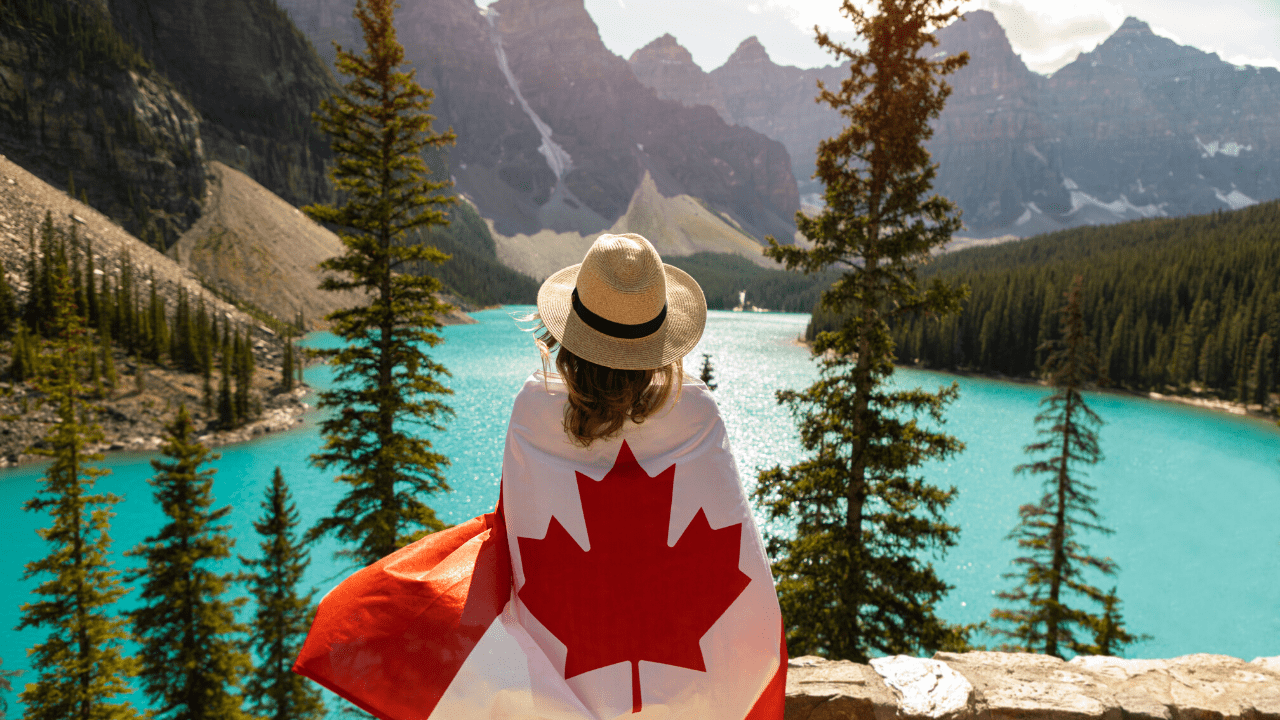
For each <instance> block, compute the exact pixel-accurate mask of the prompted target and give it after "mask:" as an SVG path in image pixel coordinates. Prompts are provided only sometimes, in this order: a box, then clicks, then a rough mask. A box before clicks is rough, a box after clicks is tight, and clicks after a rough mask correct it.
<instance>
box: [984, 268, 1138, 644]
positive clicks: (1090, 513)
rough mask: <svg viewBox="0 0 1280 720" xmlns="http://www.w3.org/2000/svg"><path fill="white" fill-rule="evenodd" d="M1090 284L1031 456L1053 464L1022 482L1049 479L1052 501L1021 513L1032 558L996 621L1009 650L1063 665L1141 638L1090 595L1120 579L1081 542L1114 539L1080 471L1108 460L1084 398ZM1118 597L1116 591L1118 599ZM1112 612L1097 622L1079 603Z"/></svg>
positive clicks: (1096, 365) (1055, 370)
mask: <svg viewBox="0 0 1280 720" xmlns="http://www.w3.org/2000/svg"><path fill="white" fill-rule="evenodd" d="M1082 284H1083V278H1082V277H1081V276H1079V275H1077V276H1076V278H1075V281H1074V282H1073V283H1072V284H1071V289H1070V290H1068V291H1067V293H1066V304H1065V305H1064V306H1063V308H1062V310H1061V315H1062V338H1061V339H1060V340H1056V341H1051V342H1050V343H1048V347H1047V348H1046V350H1047V351H1048V357H1047V359H1046V360H1045V365H1044V369H1043V371H1044V374H1045V376H1046V377H1048V378H1049V381H1050V382H1051V383H1052V384H1053V387H1054V388H1055V390H1054V392H1053V394H1051V395H1049V396H1047V397H1045V398H1044V399H1043V400H1042V401H1041V402H1040V404H1041V405H1042V406H1044V407H1045V409H1044V410H1043V411H1041V412H1040V414H1039V415H1037V416H1036V425H1038V426H1040V427H1039V430H1037V434H1038V435H1039V436H1040V438H1041V440H1040V441H1038V442H1035V443H1032V444H1030V445H1027V446H1026V452H1027V453H1028V454H1029V455H1032V456H1036V455H1042V454H1048V457H1046V458H1045V459H1042V460H1035V461H1033V462H1030V463H1025V464H1023V465H1019V466H1018V467H1017V468H1015V469H1014V471H1015V472H1017V473H1019V474H1022V473H1028V474H1032V475H1044V476H1045V480H1044V495H1043V496H1042V497H1041V498H1040V500H1039V502H1036V503H1033V504H1028V505H1023V506H1022V507H1021V508H1019V510H1018V515H1019V518H1020V521H1019V524H1018V527H1017V528H1015V529H1014V530H1013V532H1012V533H1010V535H1009V537H1010V538H1011V539H1016V540H1017V542H1018V548H1019V550H1020V551H1021V552H1022V553H1024V554H1023V555H1020V556H1019V557H1017V558H1014V560H1013V563H1014V566H1015V568H1016V571H1015V572H1010V573H1008V574H1006V575H1005V577H1006V578H1009V579H1015V580H1019V585H1018V587H1016V588H1015V589H1013V590H1009V591H1004V592H1000V593H997V594H996V597H998V598H999V599H1001V600H1003V601H1005V602H1007V603H1009V607H1006V608H996V609H995V610H993V611H992V612H991V617H992V618H993V619H994V620H996V621H997V622H998V623H1000V624H1001V625H1003V626H1005V627H1003V628H999V629H997V630H996V633H997V634H998V635H1002V636H1004V637H1007V638H1010V639H1011V640H1013V641H1014V642H1013V643H1011V644H1009V645H1008V646H1007V647H1008V649H1011V650H1020V651H1023V652H1041V653H1044V654H1046V655H1055V656H1057V657H1063V655H1064V654H1065V653H1066V652H1072V653H1077V654H1079V653H1090V652H1094V651H1095V650H1094V645H1095V642H1091V641H1095V640H1096V638H1095V635H1097V636H1098V637H1103V638H1105V639H1106V640H1107V645H1108V647H1107V650H1108V651H1112V650H1119V649H1121V648H1122V647H1123V646H1124V645H1126V644H1128V643H1132V642H1135V641H1136V640H1137V638H1135V637H1133V636H1130V635H1129V634H1128V633H1127V632H1126V631H1125V630H1124V625H1123V621H1122V620H1121V619H1120V616H1119V601H1118V600H1116V599H1114V596H1112V598H1111V599H1110V600H1108V595H1107V594H1106V593H1104V592H1102V591H1101V590H1099V589H1098V588H1096V587H1094V586H1092V585H1090V584H1089V583H1088V581H1087V579H1086V578H1085V573H1086V572H1087V571H1094V572H1097V573H1100V574H1102V575H1114V574H1115V573H1116V564H1115V563H1114V562H1112V560H1111V559H1110V558H1099V557H1095V556H1093V555H1090V554H1089V549H1088V547H1086V546H1085V545H1084V544H1082V543H1081V542H1080V540H1079V539H1078V538H1079V536H1080V534H1081V533H1082V531H1085V530H1093V531H1096V532H1100V533H1107V534H1109V533H1111V532H1112V531H1111V530H1110V529H1108V528H1106V527H1103V526H1102V525H1101V524H1100V520H1101V518H1100V516H1099V514H1098V511H1097V510H1095V509H1094V505H1095V501H1094V498H1093V495H1092V493H1093V492H1094V490H1095V488H1094V487H1093V486H1092V485H1089V484H1088V483H1086V482H1084V481H1083V480H1082V479H1080V474H1081V473H1080V469H1079V468H1080V466H1081V465H1094V464H1097V463H1098V462H1100V461H1101V460H1102V450H1101V449H1100V448H1099V446H1098V432H1097V428H1098V427H1099V426H1101V425H1102V418H1100V417H1098V414H1097V413H1095V412H1094V411H1093V410H1092V409H1091V408H1090V407H1089V406H1088V404H1086V403H1085V401H1084V397H1083V396H1082V395H1081V394H1080V391H1081V390H1082V389H1083V388H1084V387H1085V385H1086V384H1087V383H1089V382H1091V381H1094V380H1096V379H1097V378H1099V377H1100V361H1099V360H1098V356H1097V354H1096V353H1095V352H1094V349H1093V344H1092V341H1091V340H1090V338H1089V335H1088V334H1087V333H1086V332H1085V327H1084V312H1083V310H1082V308H1081V301H1080V291H1081V285H1082ZM1113 595H1114V591H1113ZM1076 600H1079V601H1084V602H1086V603H1098V604H1100V605H1103V607H1104V611H1105V612H1104V615H1103V616H1099V615H1096V614H1092V613H1090V612H1089V611H1088V610H1086V609H1084V608H1082V607H1081V606H1080V605H1079V604H1078V602H1076Z"/></svg>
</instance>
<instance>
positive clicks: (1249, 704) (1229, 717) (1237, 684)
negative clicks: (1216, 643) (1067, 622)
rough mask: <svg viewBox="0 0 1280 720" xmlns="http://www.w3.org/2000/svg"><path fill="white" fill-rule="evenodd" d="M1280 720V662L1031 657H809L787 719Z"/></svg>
mask: <svg viewBox="0 0 1280 720" xmlns="http://www.w3.org/2000/svg"><path fill="white" fill-rule="evenodd" d="M906 718H918V719H920V720H924V719H925V718H929V719H930V720H943V719H945V720H1093V719H1096V720H1280V656H1278V657H1270V658H1257V659H1255V660H1253V661H1252V662H1245V661H1243V660H1240V659H1237V658H1233V657H1227V656H1225V655H1205V654H1200V655H1184V656H1182V657H1178V658H1173V659H1170V660H1126V659H1122V658H1113V657H1078V658H1074V659H1072V660H1071V661H1070V662H1064V661H1062V660H1059V659H1057V658H1054V657H1048V656H1044V655H1031V654H1025V653H997V652H972V653H964V654H955V653H938V654H937V655H934V656H933V658H931V659H922V658H913V657H907V656H903V655H897V656H894V657H887V658H875V659H873V660H872V661H871V664H870V665H859V664H857V663H852V662H848V661H844V660H840V661H830V660H824V659H822V658H818V657H813V656H805V657H798V658H792V659H791V661H790V663H789V664H788V669H787V711H786V720H846V719H847V720H898V719H906Z"/></svg>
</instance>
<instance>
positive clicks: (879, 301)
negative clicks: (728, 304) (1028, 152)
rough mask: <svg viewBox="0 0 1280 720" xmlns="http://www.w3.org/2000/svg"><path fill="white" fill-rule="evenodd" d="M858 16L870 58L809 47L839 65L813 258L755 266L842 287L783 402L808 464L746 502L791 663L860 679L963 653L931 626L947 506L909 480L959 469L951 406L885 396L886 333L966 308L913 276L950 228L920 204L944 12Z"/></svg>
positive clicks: (762, 482) (930, 397)
mask: <svg viewBox="0 0 1280 720" xmlns="http://www.w3.org/2000/svg"><path fill="white" fill-rule="evenodd" d="M873 5H875V6H878V11H879V12H878V14H874V15H873V14H869V11H868V12H864V11H863V10H861V9H859V7H860V6H855V5H854V3H853V2H852V1H851V0H844V2H843V4H842V8H841V10H842V12H843V14H844V15H846V16H848V17H849V18H850V19H851V20H852V21H853V23H854V25H855V26H856V28H857V30H858V32H859V34H860V35H861V36H862V37H863V38H864V39H865V40H866V42H867V44H868V45H867V49H866V50H865V51H862V50H857V49H854V48H851V47H847V46H844V45H841V44H840V43H838V42H836V41H835V40H833V39H831V38H830V37H829V36H828V35H827V34H826V33H823V32H821V31H819V32H818V44H819V45H820V46H822V47H823V48H825V49H827V50H829V51H830V52H831V53H832V54H834V55H835V56H836V59H837V61H840V60H841V59H844V58H847V59H848V60H849V63H850V74H849V77H848V78H846V79H845V80H844V81H843V82H842V83H841V84H840V86H839V87H838V88H835V89H829V88H827V87H825V86H823V85H821V84H820V85H819V87H820V96H819V100H821V101H823V102H826V103H827V104H829V105H830V106H831V107H832V108H834V109H836V110H837V111H839V112H840V113H841V115H843V116H844V117H845V118H846V119H847V121H848V126H847V127H846V128H845V129H844V130H843V131H842V132H841V133H840V134H839V135H837V136H836V137H833V138H831V139H828V140H825V141H823V142H821V143H820V144H819V146H818V163H817V173H816V177H818V178H819V179H820V180H821V181H822V182H823V184H824V185H825V188H826V207H825V208H824V209H823V211H822V212H821V214H819V215H818V216H816V217H808V216H806V215H804V214H798V215H797V216H796V222H797V225H798V227H799V229H800V231H801V233H803V234H804V236H805V237H807V238H808V239H809V240H810V241H812V242H813V246H812V249H808V250H806V249H804V248H803V247H801V246H799V245H785V246H784V245H780V244H778V243H777V242H776V241H774V240H773V239H772V238H770V239H769V240H770V247H769V248H768V249H767V250H766V251H765V253H766V254H767V255H768V256H769V257H772V258H774V259H776V260H779V261H781V262H783V263H784V264H785V265H786V266H787V268H789V269H793V270H794V269H799V270H802V271H804V272H806V273H813V272H819V271H822V270H826V269H828V268H831V267H837V268H840V269H842V270H843V274H842V275H841V276H840V278H839V279H838V280H836V282H835V283H834V284H833V285H832V286H831V288H830V289H828V290H827V291H826V292H824V293H823V296H822V302H821V306H822V308H824V309H825V310H826V311H829V312H831V313H833V314H835V315H836V316H838V317H840V318H841V321H840V323H839V324H838V326H837V327H836V329H835V330H832V331H827V332H823V333H821V334H819V335H818V336H817V337H816V339H815V341H814V343H813V353H814V355H815V357H818V358H821V368H822V369H821V376H820V378H819V380H818V381H817V382H816V383H814V384H813V385H811V386H810V387H809V388H808V389H806V390H803V391H799V392H797V391H790V390H788V391H781V392H779V393H778V400H779V402H783V403H786V404H789V405H790V406H791V408H792V411H793V413H794V414H795V415H796V417H797V420H798V423H799V426H800V438H801V442H802V444H803V446H804V448H805V449H806V450H807V451H809V452H810V453H812V456H811V457H810V458H809V459H807V460H804V461H802V462H800V463H798V464H796V465H793V466H791V467H790V468H786V469H784V468H782V467H774V468H773V469H770V470H766V471H765V472H763V473H762V474H761V475H760V477H759V482H758V485H757V488H756V491H755V498H756V500H757V502H759V504H760V507H761V508H762V509H763V510H764V511H765V513H766V514H767V516H768V517H769V518H770V519H771V520H773V521H776V522H777V523H778V525H780V526H785V527H788V528H793V529H794V531H793V532H785V533H776V534H770V537H769V540H768V544H769V553H770V555H771V557H773V558H775V561H774V566H773V570H774V575H775V577H776V579H777V587H778V595H779V600H780V602H781V604H782V611H783V616H784V617H786V618H787V645H788V650H789V652H791V653H793V654H806V653H820V654H823V655H826V656H828V657H833V658H846V659H850V660H854V661H857V662H866V660H867V658H868V656H869V655H870V654H871V653H873V652H878V653H888V654H893V653H910V654H917V653H920V652H927V651H930V650H933V649H937V648H960V647H963V644H964V637H965V635H966V633H965V632H964V630H963V629H961V628H956V627H953V626H950V625H948V624H947V623H946V622H944V621H943V620H941V619H940V618H938V616H937V615H936V613H935V608H936V606H937V604H938V602H939V601H941V599H942V598H943V596H944V595H945V593H946V592H947V590H948V589H949V587H948V585H947V584H946V583H945V582H943V580H942V579H941V578H940V577H938V574H937V573H936V572H935V570H934V568H933V565H932V564H931V563H930V562H928V561H927V559H926V558H923V557H921V555H922V554H923V553H926V552H928V551H934V552H935V553H941V552H943V551H945V549H946V548H948V547H950V546H952V545H954V544H955V542H956V536H957V534H958V533H959V528H957V527H956V526H954V525H950V524H947V523H946V522H945V521H944V519H943V511H944V510H945V509H946V508H947V506H948V505H949V504H950V503H951V501H952V499H953V498H954V497H955V492H956V491H955V489H954V488H951V489H942V488H938V487H935V486H933V485H930V484H928V483H927V482H925V480H924V479H923V478H921V477H920V476H919V475H918V474H917V473H918V468H919V466H920V465H921V464H923V463H925V462H927V461H932V460H939V459H943V458H946V457H949V456H951V455H953V454H954V453H956V452H958V451H960V450H961V449H962V448H963V445H962V444H961V443H960V442H959V441H958V440H956V439H955V438H954V437H952V436H950V435H946V434H943V433H941V432H937V431H936V430H934V429H931V428H929V427H926V426H925V425H922V424H920V423H918V421H917V419H918V418H919V417H920V416H921V415H924V416H926V417H927V419H928V421H929V422H930V423H931V424H932V425H934V426H936V425H937V424H938V423H941V422H942V421H943V414H942V413H943V410H944V408H945V407H946V405H947V404H948V403H949V402H951V401H952V400H954V399H955V397H956V395H957V392H958V390H957V389H956V386H955V385H954V384H953V385H952V386H951V387H950V388H940V389H939V391H938V392H936V393H929V392H925V391H924V390H922V389H915V390H896V389H893V388H892V387H891V386H890V385H889V384H888V381H889V378H890V377H891V376H892V375H893V371H894V365H893V360H894V345H893V341H892V339H891V337H890V334H889V328H888V321H889V320H891V319H897V318H909V317H912V316H917V315H925V316H931V317H934V316H939V315H946V314H950V313H953V312H955V311H957V310H958V308H959V301H960V299H961V298H962V297H963V291H962V290H956V289H953V288H949V287H946V286H944V285H942V284H941V283H937V282H935V283H934V284H933V285H932V286H930V287H929V288H928V289H923V288H921V287H920V286H919V284H918V283H917V280H916V268H917V266H918V265H919V264H921V263H923V262H925V261H926V260H927V259H928V258H929V256H930V252H931V251H933V250H935V249H937V248H940V247H942V246H943V245H944V244H945V243H946V242H947V241H948V240H949V239H950V237H951V233H952V232H954V231H955V230H957V229H959V227H960V220H959V218H958V217H957V216H956V215H955V214H953V211H954V205H953V204H952V203H951V202H950V201H948V200H946V199H945V198H942V197H940V196H937V195H933V196H931V197H926V196H927V193H928V192H929V189H930V186H931V183H932V180H933V177H934V175H935V171H936V166H934V165H933V164H932V163H930V161H929V154H928V152H927V151H926V150H925V149H924V145H923V143H924V141H925V140H926V139H928V137H929V136H930V135H931V130H930V127H929V120H930V119H931V118H936V117H937V116H938V113H939V112H940V111H941V109H942V106H943V104H944V102H945V100H946V97H947V95H948V94H949V93H950V88H949V87H948V86H947V85H946V84H945V83H944V82H943V81H942V76H943V75H946V74H948V73H950V72H953V71H955V70H956V69H958V68H960V67H961V66H963V65H964V64H965V63H966V62H967V61H968V55H967V54H965V53H961V54H959V55H956V56H952V57H946V58H944V59H941V60H929V59H927V58H928V57H929V55H930V54H931V51H930V50H928V49H927V48H928V46H932V45H936V44H937V40H936V38H935V37H934V36H933V34H932V29H934V28H937V27H941V26H942V25H944V24H946V23H947V22H948V21H950V20H951V19H952V18H954V17H956V16H957V15H958V14H959V11H958V10H955V9H952V10H949V11H943V10H942V8H943V7H944V6H945V5H946V3H945V2H943V0H879V2H876V3H873Z"/></svg>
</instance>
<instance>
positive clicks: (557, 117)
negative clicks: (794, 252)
mask: <svg viewBox="0 0 1280 720" xmlns="http://www.w3.org/2000/svg"><path fill="white" fill-rule="evenodd" d="M281 5H282V7H284V8H285V9H286V10H287V11H288V12H289V14H290V15H291V16H292V17H293V18H294V19H295V20H296V22H297V23H298V26H299V27H300V28H302V29H303V31H304V32H306V33H308V35H309V36H310V37H311V38H312V40H313V42H315V43H316V44H319V43H320V42H322V41H323V40H325V39H327V38H339V39H340V40H339V42H347V43H351V42H352V39H353V37H354V32H353V29H352V27H351V22H352V21H350V20H348V19H345V18H346V16H347V15H349V14H350V7H351V4H350V3H349V2H345V3H344V2H342V0H282V1H281ZM402 5H403V7H402V8H401V9H400V10H399V11H398V13H397V17H396V25H397V30H398V37H399V38H400V39H401V40H402V42H403V43H404V45H405V51H406V59H407V61H408V62H409V63H410V64H411V65H412V66H413V67H415V68H416V70H417V73H418V78H419V80H420V81H421V82H423V84H424V85H426V86H428V87H430V88H432V89H433V90H434V92H435V93H436V98H435V101H434V103H433V105H432V112H433V114H434V115H435V116H436V118H437V119H436V127H438V128H445V127H452V128H453V130H454V132H456V133H457V135H458V143H457V145H456V146H455V147H453V148H451V149H450V150H449V152H448V155H447V158H446V160H447V162H448V164H449V171H450V174H451V175H452V176H453V177H454V179H455V181H456V182H457V187H458V189H459V191H461V192H462V193H463V194H465V195H466V196H467V197H468V198H469V199H470V200H471V201H472V202H474V203H475V206H476V207H477V208H478V210H479V212H480V213H481V215H483V216H484V217H485V218H486V219H488V220H490V221H492V223H493V230H494V232H495V233H496V234H497V235H498V236H500V238H501V237H507V238H510V237H517V236H525V237H533V236H536V235H539V234H540V233H541V234H543V236H555V237H557V238H561V237H572V238H577V239H578V240H581V239H582V238H586V237H589V236H591V235H592V234H594V233H599V232H601V231H603V230H606V229H608V228H611V227H613V226H614V225H615V223H617V222H619V221H620V220H621V219H622V218H623V217H624V216H625V215H626V214H627V211H628V208H629V207H630V206H631V203H632V199H633V197H634V196H635V195H636V193H637V191H638V190H640V189H641V185H642V182H643V180H644V178H645V176H646V175H648V176H649V177H650V178H651V179H652V181H653V183H654V186H655V187H656V189H657V191H658V192H659V193H660V194H661V195H662V196H663V197H666V198H674V197H678V196H682V195H685V196H689V197H692V198H699V199H701V200H702V201H703V202H705V203H706V204H707V205H708V206H709V207H710V208H711V212H712V213H713V214H716V215H722V216H723V217H725V218H728V220H726V221H723V224H724V226H725V227H726V228H733V227H734V226H735V225H736V226H737V227H741V228H743V229H744V230H745V232H747V233H748V234H749V235H750V236H752V237H754V238H757V239H759V238H762V237H763V236H764V235H766V234H770V233H772V234H774V235H777V236H779V237H782V238H784V239H785V240H787V241H789V239H790V238H791V237H792V235H793V234H794V225H793V223H792V216H793V214H794V212H795V211H796V210H797V209H798V207H799V197H798V194H797V192H796V188H795V181H794V178H793V177H792V175H791V172H790V165H791V163H790V159H789V157H788V156H787V152H786V149H785V148H784V147H783V145H782V144H781V143H779V142H777V141H774V140H770V139H768V138H766V137H764V136H763V135H761V134H760V133H758V132H754V131H752V130H750V129H748V128H741V127H733V126H730V125H728V124H726V123H725V122H724V121H723V120H722V119H721V118H720V117H719V116H718V115H716V113H715V112H714V111H712V110H710V109H700V108H685V107H683V106H681V105H679V104H678V103H675V102H670V101H664V100H662V99H660V98H658V97H657V96H656V95H655V94H654V93H653V92H652V91H651V90H649V89H647V88H646V87H645V86H644V85H642V84H641V83H640V82H639V81H638V80H637V79H636V78H635V75H634V74H633V73H632V71H631V68H630V67H629V66H628V64H627V62H626V60H624V59H623V58H620V57H618V56H617V55H614V54H613V53H611V52H609V50H608V49H607V48H606V47H605V46H604V44H603V42H602V41H601V40H600V35H599V32H598V29H597V28H596V26H595V23H594V22H593V21H592V20H591V17H590V16H589V15H588V14H587V12H586V9H585V7H584V5H583V2H582V0H502V1H501V2H498V3H495V4H494V5H492V6H490V7H489V8H486V9H485V10H484V11H480V10H479V9H477V8H476V6H475V3H474V2H472V0H407V1H406V2H403V3H402ZM342 38H345V39H346V40H345V41H344V40H342ZM735 232H736V230H735ZM499 242H500V243H501V242H503V241H502V240H501V239H499ZM556 242H559V241H558V240H557V241H556ZM753 252H758V250H753ZM578 259H580V256H579V258H578ZM575 261H576V260H575Z"/></svg>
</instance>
